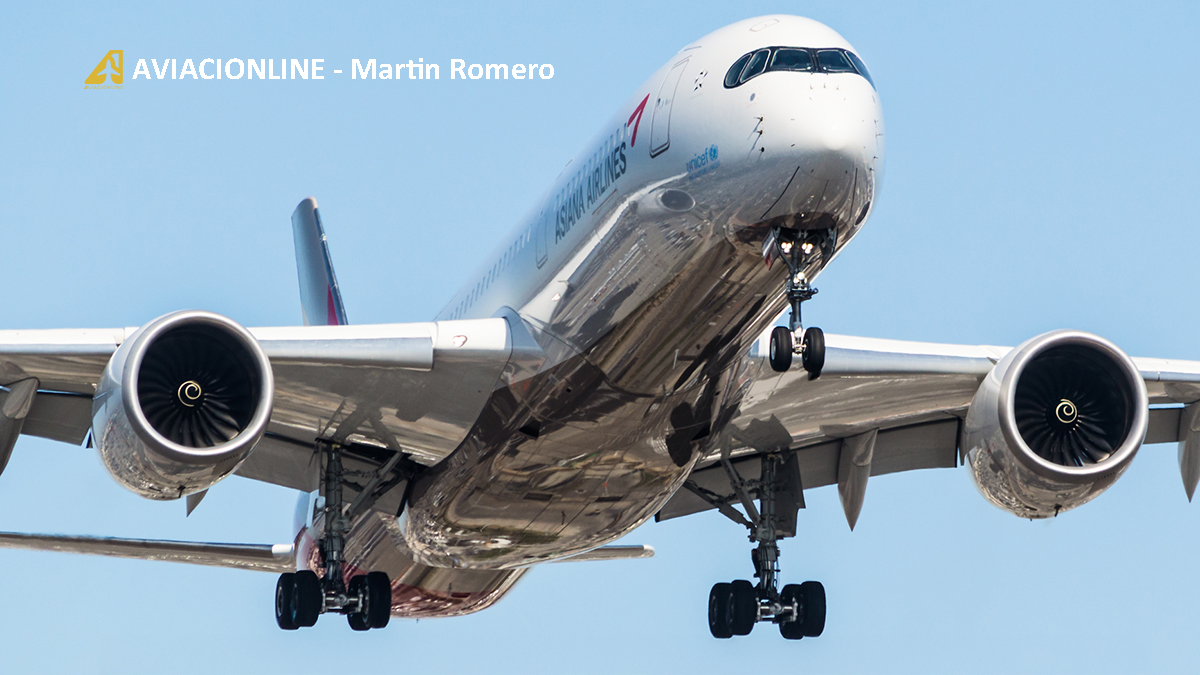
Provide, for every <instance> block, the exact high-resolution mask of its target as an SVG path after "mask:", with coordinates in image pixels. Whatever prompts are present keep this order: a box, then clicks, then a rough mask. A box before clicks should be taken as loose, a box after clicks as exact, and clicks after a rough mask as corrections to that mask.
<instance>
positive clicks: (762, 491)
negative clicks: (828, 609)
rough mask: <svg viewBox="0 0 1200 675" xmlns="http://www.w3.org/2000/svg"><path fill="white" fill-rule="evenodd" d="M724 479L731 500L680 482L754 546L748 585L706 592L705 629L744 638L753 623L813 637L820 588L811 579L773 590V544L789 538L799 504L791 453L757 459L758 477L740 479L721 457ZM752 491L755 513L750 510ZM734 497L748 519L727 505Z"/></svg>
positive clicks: (819, 626)
mask: <svg viewBox="0 0 1200 675" xmlns="http://www.w3.org/2000/svg"><path fill="white" fill-rule="evenodd" d="M721 463H722V465H724V467H725V471H726V473H727V474H728V475H729V482H730V485H731V486H732V487H733V490H734V496H733V497H721V496H719V495H717V494H715V493H713V492H710V491H709V490H706V489H704V488H700V487H698V486H696V485H694V484H691V483H690V482H689V483H688V484H685V487H688V489H690V490H691V491H692V492H693V493H695V494H696V495H697V496H699V497H700V498H701V499H704V500H705V501H707V502H709V503H710V504H713V505H714V506H716V507H717V509H718V510H719V511H720V512H721V513H722V514H724V515H725V516H726V517H728V518H730V519H731V520H733V521H734V522H738V523H741V524H742V525H745V526H746V527H747V528H749V530H750V541H752V542H757V544H758V545H757V546H756V547H755V548H754V550H752V551H751V552H750V559H751V561H752V562H753V563H754V576H755V577H756V578H757V579H758V583H757V584H753V583H751V582H749V581H746V580H744V579H739V580H737V581H733V582H730V583H719V584H716V585H714V586H713V587H712V591H711V592H710V593H709V594H708V628H709V631H711V632H712V635H713V637H715V638H729V637H732V636H734V635H749V634H750V631H751V630H752V629H753V628H754V624H756V623H759V622H770V623H774V624H778V626H779V632H780V634H781V635H783V637H784V638H786V639H788V640H799V639H801V638H804V637H817V636H819V635H820V634H821V633H822V631H824V630H825V587H824V586H822V585H821V583H820V582H817V581H806V582H804V583H802V584H788V585H786V586H784V587H783V590H782V591H781V590H779V587H778V578H777V577H778V574H779V546H778V543H777V542H778V540H779V539H782V538H784V537H788V536H794V535H795V532H796V526H795V523H796V513H797V509H799V508H800V507H802V506H803V503H804V500H803V492H802V486H801V485H800V472H799V467H798V465H797V463H796V458H795V455H794V454H792V455H789V456H788V458H787V459H786V460H785V459H784V458H783V456H782V455H781V454H779V453H769V454H767V455H764V456H763V458H762V473H761V478H760V479H759V480H757V481H747V480H744V479H743V478H742V477H741V476H740V475H738V472H737V469H735V468H734V467H733V464H732V463H730V462H729V460H728V458H727V457H722V459H721ZM753 493H757V495H758V498H759V505H760V506H761V507H762V508H761V510H759V509H756V508H755V507H754V501H753ZM734 499H736V500H737V501H739V502H740V503H741V504H742V508H744V509H745V510H746V515H747V516H749V520H747V519H746V517H744V516H742V514H741V513H739V512H738V511H737V510H735V509H734V508H732V506H730V503H731V502H732V501H733V500H734Z"/></svg>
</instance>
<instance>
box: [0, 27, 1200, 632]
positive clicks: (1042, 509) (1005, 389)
mask: <svg viewBox="0 0 1200 675" xmlns="http://www.w3.org/2000/svg"><path fill="white" fill-rule="evenodd" d="M883 140H884V135H883V118H882V113H881V108H880V102H879V97H878V95H877V93H876V90H875V87H874V84H873V83H872V81H871V77H870V75H869V74H868V72H867V68H866V65H865V64H864V63H863V61H862V60H861V59H860V58H859V57H858V56H857V54H856V52H855V50H854V48H853V47H852V46H851V45H850V44H849V43H847V42H846V41H845V40H844V39H842V38H841V37H840V36H839V35H838V34H837V33H835V32H833V31H832V30H830V29H829V28H827V27H825V26H823V25H821V24H819V23H817V22H814V21H810V20H807V19H802V18H797V17H790V16H769V17H761V18H755V19H749V20H746V21H743V22H740V23H736V24H733V25H731V26H728V27H726V28H722V29H721V30H718V31H716V32H714V33H712V34H710V35H707V36H705V37H703V38H701V39H700V40H698V41H696V42H695V43H693V44H691V45H688V46H687V47H685V48H684V49H682V50H681V51H680V52H679V53H678V54H676V55H675V56H673V57H672V58H671V59H670V60H669V61H668V62H667V63H665V64H663V65H662V67H661V68H659V69H658V70H657V71H656V72H655V73H654V74H653V75H652V76H651V77H650V78H649V79H648V80H647V81H646V82H645V83H644V84H643V85H642V86H641V87H640V88H639V89H638V90H637V91H636V92H635V93H634V95H633V96H632V97H630V98H629V99H628V100H627V101H626V102H625V103H624V104H623V105H621V106H620V107H619V108H618V110H617V113H616V116H615V117H614V118H613V119H612V120H611V121H610V122H609V123H608V125H607V126H605V127H604V128H603V129H601V131H600V133H599V135H598V136H597V137H596V139H594V140H593V141H592V142H591V143H590V144H589V145H588V146H587V149H586V151H585V152H584V153H583V154H582V155H580V156H578V157H577V158H576V159H575V160H574V161H573V162H572V163H571V164H570V165H569V166H568V167H567V169H566V170H565V171H564V172H563V174H562V176H561V177H560V178H559V179H558V180H557V181H556V183H555V184H554V185H553V187H552V188H551V189H550V191H549V192H548V194H547V195H546V196H545V198H544V199H543V200H542V201H541V202H540V203H539V204H538V205H537V207H536V208H535V209H534V210H533V212H532V213H531V214H530V215H529V217H528V218H527V219H526V220H525V221H524V222H522V223H520V224H519V227H517V228H516V231H515V234H514V236H513V237H512V238H511V239H510V240H509V241H508V243H507V245H505V246H504V247H503V248H501V249H500V250H498V251H497V252H496V253H495V255H494V256H492V258H491V259H490V264H488V265H487V266H486V267H485V268H483V269H482V270H480V271H479V272H478V273H477V274H475V275H474V276H473V277H472V278H471V279H470V280H469V281H468V284H467V285H466V287H465V288H464V289H463V290H462V291H460V292H459V293H458V294H457V295H456V296H455V297H454V298H453V300H451V302H450V303H449V305H448V306H447V307H446V308H445V309H444V310H443V311H442V312H441V314H440V315H439V316H438V317H436V320H434V321H432V322H428V323H413V324H386V325H364V326H355V325H350V324H348V322H347V317H346V313H345V311H344V309H343V306H342V299H341V294H340V291H339V289H338V286H337V282H336V279H335V277H334V272H333V266H332V262H331V258H330V255H329V250H328V247H327V246H326V240H325V236H324V233H323V231H322V226H321V221H320V217H319V215H318V211H317V205H316V202H315V201H314V200H312V199H306V200H304V201H302V202H301V203H300V205H299V206H298V207H297V208H296V211H295V213H293V215H292V225H293V231H294V236H295V248H296V259H297V263H298V268H299V275H300V296H301V305H302V310H303V318H304V324H305V325H304V326H298V327H282V328H251V329H247V328H243V327H242V326H240V325H238V324H237V323H235V322H233V321H232V320H230V319H228V318H225V317H223V316H219V315H216V314H212V313H209V312H202V311H182V312H176V313H172V314H168V315H166V316H163V317H160V318H157V319H154V320H153V321H150V322H149V323H147V324H145V325H144V326H142V327H140V328H136V329H111V330H38V331H2V332H0V383H2V384H3V387H4V389H3V392H2V394H0V468H2V467H3V464H4V463H6V462H7V458H8V456H9V454H10V453H11V451H12V449H13V446H14V444H15V442H16V440H17V437H18V435H19V434H30V435H35V436H42V437H47V438H53V439H57V440H61V441H65V442H71V443H76V444H79V443H84V442H87V443H89V444H90V445H94V447H95V448H96V449H97V451H98V452H99V453H100V456H101V457H102V458H103V461H104V463H105V465H106V466H107V468H108V470H109V471H110V472H111V473H112V475H113V476H114V477H115V478H116V479H117V481H119V482H120V483H121V484H122V485H124V486H125V487H127V488H129V489H130V490H132V491H134V492H135V493H137V494H140V495H142V496H144V497H147V498H150V499H163V500H166V499H179V498H185V497H186V499H187V502H188V506H189V508H191V507H194V506H195V505H196V504H197V503H198V502H199V500H200V499H201V498H202V497H203V495H204V494H205V491H206V490H207V489H208V488H209V487H211V486H212V485H214V484H215V483H217V482H218V481H220V480H222V479H224V478H226V477H228V476H230V475H232V474H238V475H241V476H244V477H246V478H250V479H254V480H261V481H267V482H270V483H273V484H277V485H283V486H287V487H290V488H294V489H296V490H298V491H300V500H299V508H298V509H297V523H296V529H295V531H296V537H295V540H294V542H291V543H287V544H279V545H274V546H271V545H233V544H206V543H192V542H172V541H145V540H128V539H108V538H93V537H63V536H50V535H31V534H11V533H10V534H0V545H4V546H11V547H22V548H36V549H51V550H64V551H74V552H82V553H94V554H103V555H116V556H126V557H135V558H148V559H160V560H173V561H182V562H190V563H196V564H206V565H221V566H228V567H237V568H245V569H254V570H265V571H276V572H279V573H280V577H279V581H278V584H277V586H276V596H275V609H276V619H277V621H278V623H279V626H280V627H281V628H284V629H288V630H292V629H296V628H299V627H304V626H312V625H313V624H314V623H315V622H316V621H317V619H318V617H319V616H320V615H321V614H325V613H340V614H345V615H347V616H348V619H349V623H350V625H351V627H352V628H354V629H356V630H367V629H370V628H378V627H382V626H384V625H386V624H387V623H388V620H389V618H390V617H392V616H398V617H417V618H420V617H433V616H453V615H460V614H466V613H470V612H475V611H478V610H481V609H484V608H487V607H489V606H490V605H492V604H493V603H495V602H496V601H498V600H499V599H500V598H502V597H503V596H504V595H505V594H506V593H507V592H508V591H509V590H510V589H511V588H512V586H513V584H514V583H515V582H516V581H517V580H518V579H519V578H520V577H521V576H522V575H523V574H525V572H526V571H527V570H528V569H529V568H530V567H532V566H534V565H536V564H539V563H544V562H551V561H558V560H587V559H591V560H596V559H613V558H622V557H645V556H648V555H651V554H652V551H651V550H649V549H648V548H644V547H629V546H621V547H614V546H610V542H613V541H614V540H616V539H617V538H619V537H621V536H622V535H624V534H626V533H628V532H630V531H631V530H633V529H634V528H636V527H638V526H639V525H641V524H642V523H644V522H646V521H647V520H648V519H650V518H651V517H654V518H656V519H659V520H663V519H669V518H677V517H680V516H685V515H689V514H693V513H697V512H700V511H704V510H707V509H717V510H718V511H719V512H720V513H722V514H724V515H725V516H727V517H729V518H731V519H732V520H734V521H736V522H738V523H741V524H743V525H745V526H746V527H747V528H748V530H749V532H750V539H751V541H752V542H754V543H755V547H754V549H753V552H752V556H751V560H752V563H753V569H752V570H751V569H749V568H748V569H747V572H751V571H752V572H753V577H754V578H755V579H756V582H751V581H748V580H738V581H732V582H729V583H725V582H722V583H717V584H716V585H715V586H713V588H712V590H711V592H710V594H709V626H710V629H711V632H712V634H713V635H714V636H715V637H718V638H728V637H730V636H732V635H745V634H748V633H749V632H750V631H751V629H752V628H753V627H754V626H755V625H756V624H757V623H759V622H771V623H775V624H777V625H778V627H779V630H780V632H781V633H782V635H783V637H785V638H788V639H799V638H801V637H815V636H817V635H820V634H821V632H822V630H823V628H824V624H825V593H824V589H823V588H822V586H821V585H820V584H819V583H817V582H811V581H810V582H805V583H802V584H787V585H782V586H781V584H780V581H779V549H778V547H777V542H778V540H779V539H782V538H784V537H789V536H794V535H795V533H796V524H797V512H798V509H800V508H802V507H803V506H804V492H803V491H804V490H805V489H811V488H815V487H820V486H824V485H834V484H836V485H837V489H838V492H839V495H840V497H841V501H842V504H843V506H844V508H845V513H846V517H847V520H848V522H849V525H850V526H851V527H853V526H854V523H855V521H856V519H857V517H858V514H859V511H860V509H861V507H862V504H863V498H864V495H865V492H866V488H867V484H868V482H869V479H870V478H871V477H872V476H876V475H880V474H887V473H895V472H900V471H909V470H915V469H926V468H934V467H953V466H956V465H958V464H960V463H962V464H965V465H966V466H967V467H968V473H969V474H970V475H971V477H972V478H973V480H974V481H975V484H976V485H977V486H978V488H979V490H980V492H981V493H982V494H983V496H984V497H985V498H986V499H988V500H989V501H991V502H992V503H993V504H995V505H996V506H998V507H999V508H1001V509H1004V510H1006V511H1009V512H1011V513H1013V514H1014V515H1017V516H1020V517H1022V518H1046V517H1052V516H1056V515H1058V514H1059V513H1060V512H1062V511H1065V510H1068V509H1071V508H1074V507H1076V506H1079V505H1081V504H1084V503H1086V502H1087V501H1089V500H1091V499H1093V498H1094V497H1096V496H1097V495H1099V494H1100V493H1101V492H1103V491H1104V490H1105V489H1106V488H1108V487H1109V486H1110V485H1112V484H1113V482H1114V481H1116V480H1117V479H1118V478H1119V477H1120V476H1121V475H1122V473H1123V472H1124V471H1125V470H1126V469H1127V468H1128V466H1129V464H1130V462H1131V461H1132V460H1133V458H1134V455H1135V454H1136V453H1137V451H1138V448H1139V447H1140V446H1141V445H1142V444H1143V443H1159V442H1174V441H1178V442H1179V444H1180V446H1179V447H1180V450H1179V459H1180V468H1181V472H1182V476H1183V481H1184V485H1185V488H1186V490H1187V492H1188V495H1189V497H1190V496H1191V495H1192V493H1193V491H1194V489H1195V487H1196V484H1197V480H1198V479H1200V420H1197V414H1196V413H1197V410H1200V407H1197V403H1196V402H1197V401H1200V363H1192V362H1171V361H1163V360H1155V359H1132V358H1130V357H1129V356H1127V355H1126V354H1125V353H1123V352H1122V351H1121V350H1120V349H1118V348H1117V347H1116V346H1115V345H1113V344H1112V343H1111V342H1108V341H1107V340H1105V339H1103V338H1101V337H1097V336H1095V335H1090V334H1086V333H1081V332H1076V331H1066V330H1064V331H1055V332H1052V333H1047V334H1045V335H1041V336H1037V337H1034V338H1032V339H1030V340H1029V341H1027V342H1025V343H1023V344H1022V345H1020V346H1018V347H1016V348H1012V349H1009V348H1000V347H974V346H954V345H937V344H918V343H906V342H896V341H887V340H876V339H869V338H854V337H840V336H833V335H830V336H828V338H826V337H825V336H824V334H823V333H822V332H821V330H820V329H818V328H814V327H809V328H807V329H804V327H803V326H802V325H801V312H800V310H801V307H802V304H803V303H804V302H806V301H808V300H810V299H811V298H812V296H813V294H815V293H816V289H815V288H813V287H812V286H811V282H812V281H813V280H814V279H815V278H816V277H817V276H818V274H819V273H820V272H821V271H822V270H823V269H824V268H825V267H826V266H827V265H828V264H830V263H831V262H832V261H833V260H834V259H835V257H836V256H837V255H838V254H839V253H840V252H841V251H842V249H843V247H845V246H846V245H847V244H848V243H850V241H851V240H852V239H853V238H854V236H855V234H857V233H858V232H859V230H860V229H861V228H862V227H864V226H865V225H866V224H867V222H868V221H869V217H870V214H871V211H872V207H873V205H874V203H875V200H876V196H877V194H878V190H879V172H880V169H881V166H882V162H883V146H884V142H883ZM785 311H787V312H789V317H790V320H789V325H788V326H786V327H783V326H779V327H774V328H772V324H773V323H774V322H775V319H776V317H778V316H780V315H781V313H782V312H785ZM1151 406H1154V407H1153V408H1152V407H1151ZM737 506H740V507H741V510H738V509H737V508H735V507H737ZM748 567H749V566H748ZM747 576H750V574H747ZM264 601H265V598H264Z"/></svg>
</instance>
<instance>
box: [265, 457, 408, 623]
mask: <svg viewBox="0 0 1200 675" xmlns="http://www.w3.org/2000/svg"><path fill="white" fill-rule="evenodd" d="M319 447H320V448H321V449H322V450H323V452H324V454H325V458H326V461H325V524H324V532H322V535H321V560H322V561H323V568H324V569H323V570H322V572H323V574H322V576H320V577H318V576H317V574H316V573H315V572H313V571H311V570H301V571H299V572H290V573H285V574H281V575H280V576H279V581H278V582H277V583H276V584H275V621H276V623H278V624H279V627H280V628H282V629H284V630H296V629H297V628H307V627H310V626H313V625H315V624H316V623H317V619H318V618H319V617H320V616H321V615H322V614H325V613H329V612H333V613H337V614H345V615H346V617H347V619H348V620H349V623H350V628H352V629H354V630H356V631H364V630H369V629H371V628H383V627H384V626H387V625H388V620H389V619H390V618H391V616H392V583H391V580H390V579H388V575H387V574H386V573H384V572H370V573H368V574H357V575H355V576H353V577H351V578H350V583H349V584H348V585H347V584H346V583H345V581H344V578H343V575H342V565H343V564H344V560H343V550H344V548H345V543H346V541H345V538H346V533H347V532H349V530H350V519H351V515H353V513H348V512H347V511H350V510H352V509H353V510H354V511H353V512H360V511H361V510H362V509H364V508H366V507H368V506H369V505H370V504H369V503H367V502H368V501H373V500H371V499H369V498H362V497H360V499H358V500H355V503H354V504H350V505H344V504H343V502H342V481H343V478H344V476H345V475H347V472H346V471H343V469H342V449H341V446H339V445H337V444H330V443H324V442H322V443H320V445H319ZM400 459H401V457H400V456H399V455H396V457H395V458H394V459H393V460H391V461H389V462H388V463H386V464H384V466H383V467H382V468H381V469H380V470H379V471H378V472H374V473H373V474H372V476H373V480H372V481H371V482H370V483H368V485H367V486H366V488H364V489H363V490H362V491H361V492H360V495H361V494H370V493H372V492H373V491H374V488H376V487H377V486H378V485H379V484H380V483H382V482H383V477H384V476H386V475H388V474H389V472H391V471H392V470H393V469H394V468H396V467H397V464H398V462H399V461H400ZM350 473H351V474H353V473H354V472H350ZM402 474H403V472H401V473H400V474H397V476H399V475H402ZM393 480H396V479H395V478H393ZM384 487H387V486H386V485H384ZM347 506H348V507H349V508H347ZM355 507H358V508H357V509H355Z"/></svg>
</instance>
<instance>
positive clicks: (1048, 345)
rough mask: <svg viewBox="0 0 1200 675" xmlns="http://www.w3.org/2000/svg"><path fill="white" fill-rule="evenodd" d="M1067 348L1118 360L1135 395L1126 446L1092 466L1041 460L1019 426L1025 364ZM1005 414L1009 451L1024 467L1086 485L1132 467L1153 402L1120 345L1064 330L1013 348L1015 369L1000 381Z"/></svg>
mask: <svg viewBox="0 0 1200 675" xmlns="http://www.w3.org/2000/svg"><path fill="white" fill-rule="evenodd" d="M1067 345H1075V346H1080V347H1084V348H1087V349H1091V350H1093V351H1095V352H1098V353H1099V354H1100V355H1102V356H1104V357H1105V358H1108V359H1110V360H1111V361H1113V362H1114V363H1115V364H1116V365H1117V366H1118V370H1119V371H1120V377H1123V378H1124V379H1125V381H1126V384H1127V385H1128V386H1129V390H1130V391H1131V392H1132V394H1133V396H1132V400H1131V401H1130V402H1129V405H1130V406H1131V407H1132V408H1133V415H1132V419H1131V421H1130V424H1129V432H1128V434H1127V435H1126V437H1125V440H1124V442H1123V443H1122V444H1121V446H1120V447H1118V448H1117V449H1116V450H1114V451H1113V453H1112V454H1111V455H1110V456H1109V457H1107V458H1106V459H1104V460H1102V461H1100V462H1097V463H1096V464H1090V465H1088V466H1064V465H1061V464H1056V463H1054V462H1051V461H1050V460H1048V459H1045V458H1043V457H1041V456H1040V455H1038V454H1037V453H1036V452H1034V451H1033V449H1032V448H1030V447H1029V445H1028V444H1027V443H1026V442H1025V439H1024V438H1023V437H1022V436H1021V432H1020V430H1019V429H1018V428H1017V424H1016V409H1015V402H1016V393H1017V382H1018V381H1020V379H1021V374H1022V373H1023V372H1024V371H1025V366H1026V365H1028V364H1029V363H1032V362H1033V360H1034V358H1035V357H1036V356H1037V355H1038V354H1041V353H1042V352H1044V351H1047V350H1049V349H1052V348H1054V347H1062V346H1067ZM1000 411H1001V415H1000V431H1001V433H1003V434H1004V440H1005V441H1007V442H1008V445H1009V447H1011V448H1013V449H1015V450H1016V451H1017V452H1014V453H1013V454H1014V455H1015V456H1016V458H1017V460H1018V461H1020V462H1021V464H1023V465H1024V466H1025V467H1026V468H1028V469H1029V470H1031V471H1033V472H1034V473H1036V474H1038V475H1039V476H1042V477H1043V478H1046V479H1050V480H1061V481H1066V482H1069V483H1076V484H1083V483H1088V482H1093V481H1095V480H1097V479H1099V478H1105V477H1108V476H1110V475H1112V474H1119V473H1120V472H1122V471H1124V470H1125V469H1126V468H1127V467H1128V466H1129V462H1130V461H1131V460H1132V459H1133V456H1134V455H1136V454H1137V451H1138V449H1139V448H1141V447H1142V443H1143V442H1144V441H1145V438H1146V429H1147V427H1148V425H1149V421H1150V398H1149V396H1148V395H1147V393H1146V383H1145V381H1144V380H1143V379H1142V375H1141V372H1140V371H1139V370H1138V368H1137V365H1135V364H1134V363H1133V359H1131V358H1129V356H1128V355H1127V354H1126V353H1125V352H1123V351H1121V349H1120V348H1118V347H1117V346H1116V345H1115V344H1113V343H1112V342H1109V341H1108V340H1105V339H1104V338H1102V337H1100V336H1098V335H1093V334H1091V333H1085V332H1083V331H1074V330H1059V331H1053V332H1051V333H1047V334H1045V335H1042V336H1040V337H1038V338H1034V339H1033V340H1030V341H1029V342H1027V343H1025V344H1024V345H1022V346H1020V347H1017V348H1016V350H1014V353H1013V354H1012V365H1011V366H1010V367H1009V368H1008V371H1007V372H1006V373H1004V375H1003V379H1002V380H1001V382H1000Z"/></svg>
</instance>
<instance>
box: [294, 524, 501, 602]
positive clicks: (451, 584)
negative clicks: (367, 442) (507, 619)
mask: <svg viewBox="0 0 1200 675" xmlns="http://www.w3.org/2000/svg"><path fill="white" fill-rule="evenodd" d="M321 527H322V520H321V519H320V518H318V520H317V522H316V523H314V526H313V530H314V531H318V532H319V531H320V528H321ZM345 555H346V565H345V567H344V571H343V575H344V577H345V581H346V583H347V584H348V583H349V582H350V578H351V577H353V576H354V575H356V574H366V573H367V572H372V571H381V572H386V573H387V575H388V578H389V579H391V581H392V616H396V617H404V618H411V619H426V618H435V617H446V616H461V615H463V614H471V613H474V612H478V611H480V610H482V609H486V608H488V607H490V606H492V605H494V604H495V603H496V602H498V601H499V600H500V598H502V597H504V596H505V595H506V594H507V593H508V591H509V590H511V589H512V587H513V586H514V585H515V584H516V583H517V581H518V580H519V579H520V578H521V577H522V576H523V575H524V574H525V570H523V569H514V570H476V569H449V568H445V567H431V566H429V565H424V564H421V563H419V562H416V561H415V560H414V559H413V555H412V553H411V551H409V550H408V547H407V544H406V543H405V541H404V536H403V534H402V531H401V525H400V523H399V521H398V519H397V518H396V517H395V516H389V515H385V514H382V513H379V512H377V511H370V512H368V513H366V514H364V515H363V516H362V517H360V518H358V519H357V520H356V521H355V522H354V524H353V525H352V526H351V529H350V533H349V535H348V536H347V537H346V548H345ZM299 559H300V560H301V564H302V565H303V566H305V567H307V568H308V569H311V570H313V571H315V572H318V573H320V570H321V566H320V564H319V562H320V561H319V553H318V551H317V548H316V546H315V545H314V542H313V541H312V539H311V538H310V537H305V538H304V539H303V541H302V542H301V556H300V558H299Z"/></svg>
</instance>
